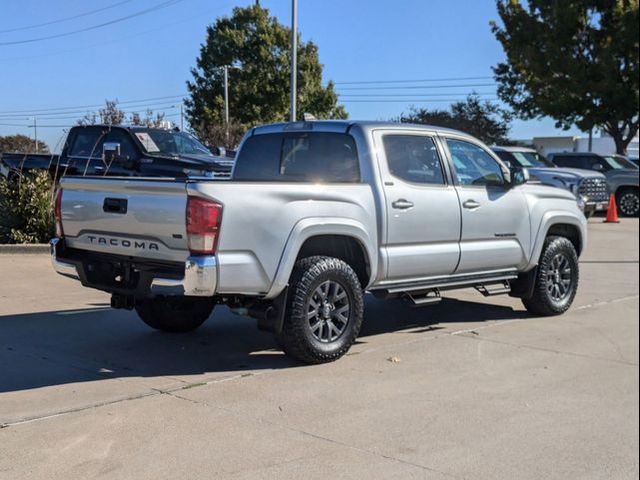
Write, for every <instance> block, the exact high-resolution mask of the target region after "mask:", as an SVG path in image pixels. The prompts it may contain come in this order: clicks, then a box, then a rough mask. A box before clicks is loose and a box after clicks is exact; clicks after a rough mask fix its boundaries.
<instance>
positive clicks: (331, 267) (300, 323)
mask: <svg viewBox="0 0 640 480" xmlns="http://www.w3.org/2000/svg"><path fill="white" fill-rule="evenodd" d="M288 296H289V300H288V303H287V307H286V312H285V319H284V324H283V328H282V332H281V333H279V334H278V335H277V337H276V342H277V343H278V345H280V346H281V347H282V349H283V350H284V352H285V353H286V354H287V355H289V356H291V357H294V358H296V359H297V360H300V361H302V362H304V363H309V364H317V363H326V362H332V361H334V360H337V359H338V358H340V357H342V356H343V355H344V354H345V353H347V351H349V348H351V345H353V343H354V342H355V340H356V338H357V337H358V334H359V333H360V327H361V326H362V318H363V313H364V298H363V292H362V287H361V285H360V282H359V280H358V276H357V275H356V273H355V272H354V271H353V269H352V268H351V267H350V266H349V265H347V264H346V263H345V262H343V261H342V260H339V259H337V258H332V257H321V256H315V257H309V258H304V259H302V260H299V261H298V262H297V263H296V266H295V267H294V270H293V273H292V275H291V280H290V286H289V295H288Z"/></svg>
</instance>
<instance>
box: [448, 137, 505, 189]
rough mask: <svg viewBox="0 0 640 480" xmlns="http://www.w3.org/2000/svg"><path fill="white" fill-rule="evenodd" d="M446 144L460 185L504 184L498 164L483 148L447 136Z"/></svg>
mask: <svg viewBox="0 0 640 480" xmlns="http://www.w3.org/2000/svg"><path fill="white" fill-rule="evenodd" d="M447 146H448V147H449V152H450V153H451V159H452V160H453V165H454V168H455V172H456V178H457V179H458V183H459V184H460V185H470V186H488V185H504V183H505V181H504V174H503V173H502V168H501V166H500V164H499V163H498V162H496V161H495V160H494V158H493V157H492V156H491V155H489V153H487V152H486V151H485V150H484V149H483V148H481V147H479V146H478V145H475V144H473V143H470V142H465V141H463V140H456V139H453V138H447Z"/></svg>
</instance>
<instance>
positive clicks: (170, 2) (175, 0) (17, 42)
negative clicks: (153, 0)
mask: <svg viewBox="0 0 640 480" xmlns="http://www.w3.org/2000/svg"><path fill="white" fill-rule="evenodd" d="M184 1H185V0H167V1H165V2H163V3H160V4H158V5H156V6H154V7H151V8H147V9H144V10H140V11H139V12H136V13H132V14H130V15H126V16H124V17H120V18H116V19H114V20H109V21H108V22H103V23H99V24H97V25H92V26H90V27H85V28H81V29H78V30H72V31H70V32H64V33H57V34H55V35H48V36H46V37H37V38H30V39H27V40H14V41H11V42H0V46H6V45H21V44H25V43H34V42H41V41H43V40H51V39H53V38H60V37H68V36H69V35H75V34H77V33H82V32H88V31H90V30H95V29H97V28H102V27H106V26H108V25H113V24H114V23H120V22H124V21H125V20H130V19H132V18H135V17H139V16H141V15H145V14H147V13H151V12H155V11H158V10H161V9H163V8H167V7H170V6H172V5H175V4H176V3H180V2H184Z"/></svg>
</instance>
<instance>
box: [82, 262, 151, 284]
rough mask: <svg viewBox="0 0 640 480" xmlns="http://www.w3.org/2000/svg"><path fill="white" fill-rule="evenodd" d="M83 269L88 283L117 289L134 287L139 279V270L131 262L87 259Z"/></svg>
mask: <svg viewBox="0 0 640 480" xmlns="http://www.w3.org/2000/svg"><path fill="white" fill-rule="evenodd" d="M84 271H85V275H86V278H87V281H89V283H91V284H94V285H103V286H105V287H109V288H117V289H135V288H136V287H137V286H138V283H139V281H140V270H139V269H137V268H136V267H135V265H134V264H133V263H131V262H127V261H123V260H115V261H104V260H103V261H88V262H85V264H84Z"/></svg>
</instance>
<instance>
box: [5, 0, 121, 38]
mask: <svg viewBox="0 0 640 480" xmlns="http://www.w3.org/2000/svg"><path fill="white" fill-rule="evenodd" d="M131 1H132V0H123V1H121V2H118V3H114V4H112V5H109V6H106V7H102V8H98V9H97V10H91V11H89V12H84V13H79V14H77V15H73V16H72V17H65V18H59V19H58V20H51V21H50V22H44V23H35V24H33V25H26V26H24V27H16V28H9V29H6V30H0V33H10V32H19V31H22V30H31V29H32V28H39V27H46V26H47V25H54V24H56V23H62V22H67V21H69V20H75V19H76V18H80V17H86V16H88V15H93V14H94V13H99V12H103V11H105V10H109V9H111V8H115V7H119V6H120V5H123V4H125V3H129V2H131Z"/></svg>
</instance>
